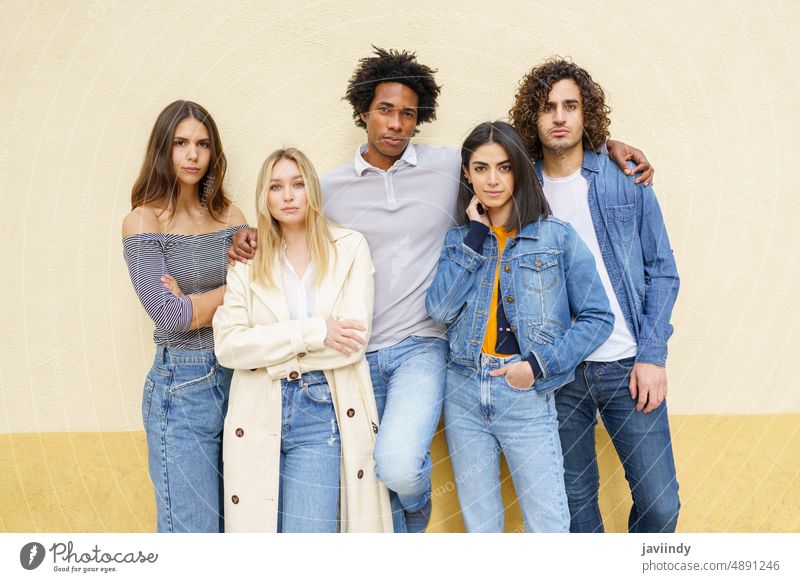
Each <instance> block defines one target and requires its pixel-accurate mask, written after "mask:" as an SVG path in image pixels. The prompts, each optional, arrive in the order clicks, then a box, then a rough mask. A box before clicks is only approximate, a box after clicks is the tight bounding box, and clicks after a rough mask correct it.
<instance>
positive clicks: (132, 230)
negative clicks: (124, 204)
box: [122, 206, 161, 237]
mask: <svg viewBox="0 0 800 582" xmlns="http://www.w3.org/2000/svg"><path fill="white" fill-rule="evenodd" d="M150 232H161V220H160V219H159V212H158V210H157V209H155V208H151V207H148V206H139V207H137V208H134V209H133V210H131V211H130V212H129V213H128V215H127V216H125V218H123V219H122V236H123V237H126V236H133V235H135V234H142V233H150Z"/></svg>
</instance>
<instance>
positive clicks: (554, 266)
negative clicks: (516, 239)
mask: <svg viewBox="0 0 800 582" xmlns="http://www.w3.org/2000/svg"><path fill="white" fill-rule="evenodd" d="M558 255H559V253H557V252H552V251H547V252H540V253H530V254H527V255H522V256H521V257H519V267H520V269H519V276H520V277H521V280H522V285H523V286H524V287H525V288H526V289H528V290H530V291H533V292H534V293H547V292H548V291H550V290H552V289H554V288H556V286H557V285H558V284H559V283H560V272H559V269H558Z"/></svg>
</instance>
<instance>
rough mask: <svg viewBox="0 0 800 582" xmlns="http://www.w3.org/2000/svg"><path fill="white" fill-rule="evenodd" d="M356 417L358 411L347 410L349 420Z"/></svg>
mask: <svg viewBox="0 0 800 582" xmlns="http://www.w3.org/2000/svg"><path fill="white" fill-rule="evenodd" d="M355 415H356V411H355V410H353V409H352V408H348V409H347V416H348V418H353V417H354V416H355Z"/></svg>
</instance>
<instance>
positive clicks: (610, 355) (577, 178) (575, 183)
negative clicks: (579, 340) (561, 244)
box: [542, 169, 636, 362]
mask: <svg viewBox="0 0 800 582" xmlns="http://www.w3.org/2000/svg"><path fill="white" fill-rule="evenodd" d="M543 177H544V180H543V183H542V188H543V189H544V195H545V198H547V202H548V203H549V204H550V210H552V211H553V216H555V217H556V218H558V219H559V220H563V221H565V222H569V223H570V224H571V225H572V227H573V228H574V229H575V230H576V231H577V233H578V235H579V236H580V237H581V239H582V240H583V242H584V243H586V246H587V247H589V250H590V251H592V255H593V256H594V261H595V263H596V265H597V273H598V274H599V275H600V280H601V281H602V282H603V288H604V289H605V290H606V295H607V296H608V302H609V303H610V304H611V312H612V313H613V314H614V331H613V332H611V336H610V337H609V338H608V339H607V340H606V341H605V343H604V344H603V345H602V346H600V347H599V348H597V350H595V351H594V352H593V353H592V354H590V355H589V357H587V358H586V360H587V361H589V362H614V361H616V360H622V359H624V358H630V357H632V356H635V355H636V340H634V339H633V336H632V335H631V332H630V331H629V330H628V326H627V325H626V324H625V318H624V317H623V315H622V309H621V308H620V306H619V301H617V296H616V294H615V293H614V289H613V287H611V279H610V278H609V276H608V270H607V269H606V264H605V262H604V261H603V256H602V254H601V253H600V244H599V243H598V242H597V233H596V232H595V230H594V224H593V223H592V215H591V213H590V212H589V182H588V181H587V180H586V178H584V177H583V176H582V175H581V171H580V169H578V171H577V172H575V173H574V174H572V175H570V176H567V177H566V178H550V177H549V176H547V175H546V174H544V175H543Z"/></svg>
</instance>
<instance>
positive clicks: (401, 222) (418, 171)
mask: <svg viewBox="0 0 800 582" xmlns="http://www.w3.org/2000/svg"><path fill="white" fill-rule="evenodd" d="M373 48H374V52H373V54H372V55H371V56H368V57H365V58H363V59H361V60H360V61H359V64H358V67H357V68H356V70H355V72H354V73H353V75H352V77H351V78H350V81H349V83H348V86H347V92H346V95H345V97H344V99H345V100H347V101H348V102H349V103H350V105H351V106H352V107H353V119H354V121H355V124H356V125H357V126H358V127H360V128H363V129H365V130H366V133H367V141H366V143H365V144H363V145H361V146H360V147H359V148H358V149H357V151H356V152H355V156H354V158H353V159H352V160H350V161H348V162H346V163H344V164H342V165H341V166H339V167H338V168H336V169H334V170H333V171H331V172H329V173H328V174H325V175H323V176H322V177H321V179H320V182H321V185H322V193H323V198H324V202H325V214H326V216H327V217H328V218H330V219H331V220H333V221H335V222H338V223H339V224H341V225H343V226H346V227H347V228H352V229H354V230H357V231H359V232H361V233H363V234H364V236H365V237H366V239H367V242H368V243H369V248H370V252H371V254H372V260H373V263H374V265H375V305H374V315H373V320H372V331H371V335H370V338H369V344H368V345H367V360H368V362H369V365H370V374H371V377H372V383H373V388H374V393H375V400H376V404H377V406H378V414H379V416H380V417H381V426H380V430H379V431H378V436H377V442H376V445H375V461H376V467H375V472H376V474H377V475H378V478H379V479H380V480H381V481H382V482H383V483H384V484H385V485H386V486H387V487H388V488H389V490H390V493H391V495H390V497H391V500H392V510H393V517H394V526H395V531H396V532H423V531H425V528H426V527H427V524H428V520H429V519H430V514H431V471H432V468H433V465H432V463H431V456H430V446H431V441H432V440H433V435H434V433H435V431H436V427H437V425H438V423H439V417H440V414H441V410H442V403H443V399H444V386H445V369H446V358H447V343H446V340H445V337H446V329H445V328H444V327H443V326H441V325H440V324H438V323H436V322H434V321H433V319H431V318H430V316H429V315H428V313H427V311H426V309H425V294H426V292H427V290H428V286H429V285H430V283H431V281H432V279H433V275H434V273H435V271H436V266H437V263H438V258H439V253H440V250H441V247H442V243H443V242H444V236H445V234H446V233H447V231H448V230H449V229H450V227H452V226H454V225H456V223H457V221H456V220H455V215H456V198H457V194H458V187H459V176H460V173H461V154H460V151H459V149H456V148H453V147H438V148H437V147H432V146H430V145H425V144H415V143H413V142H412V141H411V138H412V136H414V135H415V134H416V132H417V126H418V125H420V124H422V123H426V122H429V121H433V120H434V119H436V107H437V99H438V97H439V94H440V92H441V87H440V86H439V85H438V84H437V83H436V79H435V78H434V74H435V73H436V71H435V70H434V69H432V68H430V67H428V66H426V65H423V64H421V63H419V62H418V61H417V58H416V55H415V54H414V53H413V52H409V51H396V50H384V49H381V48H377V47H373ZM611 147H612V145H611V143H610V142H609V149H610V148H611ZM614 150H615V151H617V152H623V151H625V152H631V155H633V156H635V157H636V159H637V161H643V164H642V165H640V166H639V167H637V171H639V170H644V171H645V176H647V177H648V179H649V176H650V175H652V170H650V168H649V165H648V164H647V161H646V159H644V156H643V155H642V154H641V152H639V151H638V150H633V149H632V148H631V149H629V148H628V147H627V146H626V145H625V144H622V143H617V144H616V146H615V147H614ZM631 155H627V156H623V155H620V156H619V161H618V163H620V164H621V165H624V166H625V167H626V168H627V165H626V163H625V159H627V158H630V157H631ZM255 239H256V231H255V229H242V230H240V232H239V233H237V235H236V236H235V237H234V239H233V242H232V244H231V248H230V251H229V257H230V259H231V260H241V261H246V260H247V259H250V258H252V256H253V252H254V249H255V245H256V240H255ZM374 428H375V430H377V427H374Z"/></svg>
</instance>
